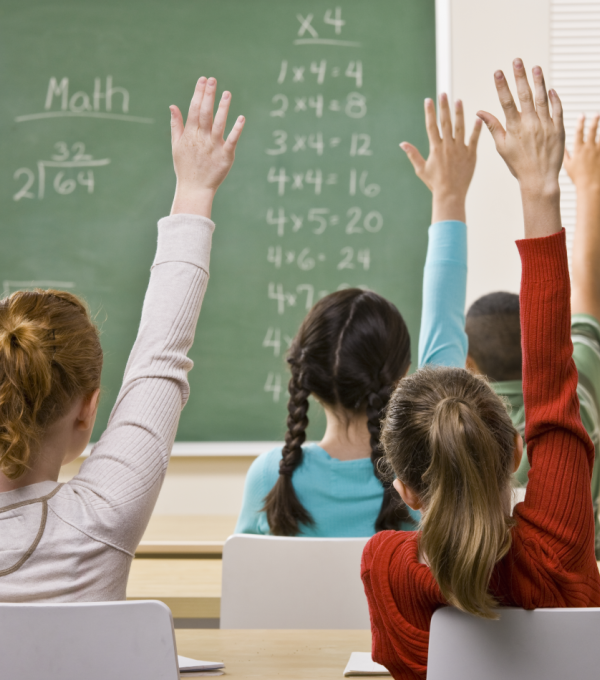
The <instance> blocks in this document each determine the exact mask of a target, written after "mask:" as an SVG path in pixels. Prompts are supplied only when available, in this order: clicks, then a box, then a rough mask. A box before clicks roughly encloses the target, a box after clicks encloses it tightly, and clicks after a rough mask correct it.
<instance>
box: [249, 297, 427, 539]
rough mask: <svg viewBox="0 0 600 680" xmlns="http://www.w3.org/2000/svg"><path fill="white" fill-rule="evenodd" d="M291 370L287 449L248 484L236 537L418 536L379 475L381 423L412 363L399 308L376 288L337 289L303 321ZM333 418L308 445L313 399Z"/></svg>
mask: <svg viewBox="0 0 600 680" xmlns="http://www.w3.org/2000/svg"><path fill="white" fill-rule="evenodd" d="M287 360H288V363H289V366H290V370H291V378H290V382H289V394H290V398H289V402H288V419H287V432H286V435H285V444H284V446H283V448H282V449H280V448H278V449H274V450H273V451H269V452H268V453H264V454H262V455H261V456H259V457H258V458H257V460H256V461H254V463H253V464H252V466H251V468H250V471H249V473H248V477H247V479H246V488H245V492H244V501H243V507H242V512H241V514H240V518H239V520H238V525H237V528H236V532H237V533H260V534H267V533H270V534H274V535H278V536H297V535H300V534H301V535H303V536H370V535H372V534H373V533H375V532H376V531H381V530H382V529H400V528H404V529H414V528H415V526H416V524H415V522H416V521H418V518H419V514H418V513H415V512H412V514H411V511H409V510H408V509H407V507H406V506H405V505H404V504H403V503H402V501H401V500H400V498H399V496H398V495H397V494H396V492H395V491H394V490H393V489H392V487H391V485H390V483H388V482H386V481H384V479H383V477H382V475H381V472H380V469H379V465H378V463H379V461H380V458H381V455H382V453H381V448H380V446H379V429H380V420H381V417H382V414H383V411H384V409H385V407H386V405H387V403H388V400H389V398H390V395H391V393H392V391H393V389H394V387H395V386H396V385H397V383H398V381H399V380H400V379H401V378H402V377H403V376H404V375H405V374H406V372H407V371H408V368H409V366H410V336H409V333H408V329H407V327H406V324H405V323H404V320H403V318H402V316H401V315H400V312H399V311H398V310H397V309H396V307H395V306H394V305H393V304H391V303H390V302H388V301H387V300H385V299H384V298H382V297H381V296H380V295H377V294H376V293H373V292H370V291H364V290H360V289H357V288H350V289H347V290H342V291H338V292H337V293H332V294H331V295H327V296H326V297H324V298H323V299H322V300H320V301H319V302H318V303H317V304H316V305H315V306H314V307H313V309H312V310H311V311H310V312H309V314H308V315H307V317H306V318H305V319H304V321H303V323H302V325H301V326H300V330H299V331H298V334H297V335H296V337H295V338H294V340H293V342H292V346H291V348H290V351H289V353H288V358H287ZM311 395H312V396H313V397H315V398H316V399H317V400H318V401H319V402H320V403H321V404H322V406H323V408H324V410H325V416H326V418H327V428H326V431H325V435H324V437H323V439H322V440H321V442H320V443H319V444H308V445H307V444H305V440H306V428H307V426H308V410H309V401H308V398H309V396H311Z"/></svg>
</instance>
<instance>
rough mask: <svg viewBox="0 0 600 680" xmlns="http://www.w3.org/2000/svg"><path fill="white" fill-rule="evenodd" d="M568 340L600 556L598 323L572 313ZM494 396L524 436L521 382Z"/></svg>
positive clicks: (522, 469)
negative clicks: (589, 454) (588, 450)
mask: <svg viewBox="0 0 600 680" xmlns="http://www.w3.org/2000/svg"><path fill="white" fill-rule="evenodd" d="M571 339H572V341H573V359H574V360H575V365H576V366H577V371H578V373H579V384H578V386H577V395H578V396H579V405H580V412H581V420H582V422H583V425H584V426H585V428H586V430H587V431H588V434H589V435H590V437H591V438H592V441H593V442H594V446H595V447H596V465H594V473H593V476H592V499H593V501H594V517H595V522H596V553H597V554H600V521H599V519H598V509H599V508H598V506H599V502H600V499H599V497H600V466H599V465H598V458H599V456H600V323H599V322H598V321H597V320H596V319H595V318H594V317H593V316H589V315H588V314H574V315H573V317H572V320H571ZM492 387H493V388H494V390H495V391H496V393H497V394H499V395H501V396H503V397H504V398H505V399H506V400H507V401H508V402H509V403H510V406H511V408H510V415H511V419H512V421H513V424H514V426H515V428H516V429H517V431H518V432H519V433H520V434H521V435H522V436H524V435H525V406H524V404H523V385H522V383H521V381H520V380H507V381H505V382H498V383H492ZM529 468H530V466H529V460H528V458H527V456H523V460H522V461H521V465H520V466H519V469H518V470H517V472H516V473H515V482H516V484H517V485H518V486H525V485H526V484H527V479H528V476H527V475H528V472H529Z"/></svg>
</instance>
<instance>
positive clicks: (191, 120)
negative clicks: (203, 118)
mask: <svg viewBox="0 0 600 680" xmlns="http://www.w3.org/2000/svg"><path fill="white" fill-rule="evenodd" d="M205 89H206V78H205V77H204V76H202V78H199V79H198V82H197V83H196V89H195V90H194V96H193V97H192V101H191V102H190V110H189V111H188V117H187V121H186V123H185V124H186V125H189V126H190V128H193V129H194V130H197V129H198V119H199V115H200V106H201V105H202V100H203V98H204V91H205Z"/></svg>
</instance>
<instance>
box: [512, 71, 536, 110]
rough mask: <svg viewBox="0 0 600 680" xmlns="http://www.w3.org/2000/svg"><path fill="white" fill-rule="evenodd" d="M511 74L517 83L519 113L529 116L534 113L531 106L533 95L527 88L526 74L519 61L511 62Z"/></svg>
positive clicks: (532, 105)
mask: <svg viewBox="0 0 600 680" xmlns="http://www.w3.org/2000/svg"><path fill="white" fill-rule="evenodd" d="M513 73H514V74H515V81H516V83H517V95H518V97H519V101H520V102H521V113H525V114H531V113H535V106H534V104H533V94H532V93H531V88H530V87H529V81H528V80H527V72H526V71H525V66H524V65H523V61H522V60H521V59H515V60H514V61H513Z"/></svg>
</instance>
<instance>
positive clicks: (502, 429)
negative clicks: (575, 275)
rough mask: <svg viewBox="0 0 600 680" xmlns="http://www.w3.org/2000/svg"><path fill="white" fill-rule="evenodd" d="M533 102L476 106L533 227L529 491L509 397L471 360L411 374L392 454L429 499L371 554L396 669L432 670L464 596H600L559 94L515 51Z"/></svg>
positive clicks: (579, 603) (489, 613)
mask: <svg viewBox="0 0 600 680" xmlns="http://www.w3.org/2000/svg"><path fill="white" fill-rule="evenodd" d="M514 72H515V78H516V82H517V92H518V94H519V99H520V102H521V112H520V113H519V111H518V110H517V107H516V105H515V103H514V101H513V98H512V95H511V92H510V89H509V87H508V84H507V82H506V79H505V77H504V75H503V73H502V72H501V71H498V72H496V74H495V82H496V87H497V90H498V94H499V98H500V102H501V104H502V107H503V109H504V111H505V115H506V118H507V130H506V132H505V131H504V129H503V128H502V125H501V124H500V123H499V121H498V120H497V119H496V118H495V117H494V116H492V115H491V114H489V113H485V112H480V113H479V114H478V115H479V116H480V117H481V118H482V119H483V120H484V122H485V123H486V124H487V126H488V128H489V129H490V131H491V133H492V135H493V138H494V141H495V143H496V148H497V150H498V152H499V153H500V155H501V156H502V158H503V159H504V160H505V162H506V163H507V165H508V167H509V168H510V170H511V172H512V173H513V175H515V177H516V178H517V179H518V181H519V184H520V188H521V196H522V202H523V212H524V218H525V239H524V240H522V241H519V242H518V248H519V252H520V255H521V261H522V265H523V275H522V284H521V325H522V333H523V392H524V399H525V409H526V412H527V428H526V440H527V445H528V455H529V458H530V462H531V464H532V468H531V472H530V479H529V485H528V488H527V495H526V497H525V501H524V502H523V503H519V504H518V505H517V506H516V507H515V509H514V515H513V516H512V517H511V514H510V479H511V474H512V472H513V470H514V469H515V468H516V467H518V464H519V463H520V458H521V455H522V450H523V445H522V440H521V437H520V436H519V435H518V433H517V432H516V430H515V428H514V426H513V425H512V422H511V420H510V418H509V417H508V414H507V412H506V409H505V408H504V404H503V402H502V400H501V399H500V398H499V397H498V396H497V395H496V394H495V393H494V391H493V390H492V389H491V388H490V386H489V385H488V384H487V383H486V382H485V380H483V379H482V378H480V377H478V376H475V375H473V374H472V373H470V372H468V371H466V370H465V369H460V368H437V369H436V368H425V369H423V370H420V371H418V372H417V373H415V374H414V375H413V376H411V377H410V378H406V379H405V380H403V381H402V382H401V383H400V385H399V386H398V388H397V389H396V391H395V392H394V394H393V395H392V397H391V399H390V405H389V407H388V412H387V416H386V419H385V422H384V426H383V433H382V442H383V446H384V449H385V456H386V460H387V461H388V462H389V464H390V466H391V469H392V470H393V473H394V475H395V476H396V479H395V481H394V486H395V487H396V489H397V490H398V492H399V493H400V495H401V496H402V497H403V499H404V501H405V502H406V503H407V504H408V505H409V506H410V507H413V508H415V509H421V510H422V512H423V519H422V523H421V531H420V532H419V533H415V532H412V533H408V532H391V531H390V532H382V533H380V534H377V535H376V536H374V537H373V538H372V539H371V540H370V541H369V543H368V544H367V546H366V547H365V551H364V554H363V564H362V570H361V571H362V578H363V582H364V585H365V591H366V593H367V598H368V601H369V609H370V614H371V623H372V632H373V650H372V651H373V658H374V660H375V661H377V662H379V663H381V664H383V665H384V666H386V667H387V668H388V669H389V670H390V672H391V673H392V675H393V676H394V677H395V678H425V676H426V672H427V651H428V642H429V628H430V623H431V617H432V615H433V613H434V611H435V610H436V609H438V608H439V607H440V606H444V605H448V604H452V605H454V606H456V607H459V608H460V609H463V610H464V611H467V612H470V613H472V614H475V615H478V616H482V617H487V618H493V617H494V616H495V614H494V612H493V609H492V608H493V607H495V606H497V605H502V606H518V607H524V608H526V609H534V608H537V607H586V606H598V605H600V574H599V572H598V567H597V565H596V560H595V555H594V541H593V535H594V519H593V508H592V499H591V495H590V481H591V473H592V466H593V461H594V447H593V444H592V442H591V440H590V438H589V436H588V434H587V432H586V431H585V429H584V427H583V425H582V423H581V418H580V416H579V404H578V401H577V371H576V368H575V364H574V363H573V360H572V357H571V352H572V346H571V340H570V309H569V294H570V290H569V271H568V265H567V255H566V244H565V235H564V231H563V230H562V229H561V222H560V198H559V196H560V192H559V187H558V174H559V171H560V167H561V164H562V156H563V149H564V126H563V120H562V107H561V103H560V100H559V98H558V96H557V95H556V93H555V92H554V91H553V90H551V91H550V101H551V103H552V113H553V118H552V117H551V116H550V111H549V104H548V96H547V94H546V88H545V84H544V79H543V74H542V71H541V69H540V68H538V67H536V68H534V69H533V79H534V83H535V102H536V104H535V105H534V98H533V95H532V93H531V90H530V88H529V84H528V82H527V77H526V73H525V69H524V66H523V63H522V61H521V60H520V59H517V60H515V62H514Z"/></svg>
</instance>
